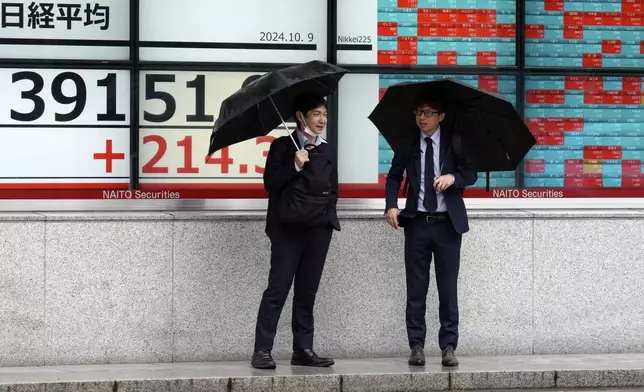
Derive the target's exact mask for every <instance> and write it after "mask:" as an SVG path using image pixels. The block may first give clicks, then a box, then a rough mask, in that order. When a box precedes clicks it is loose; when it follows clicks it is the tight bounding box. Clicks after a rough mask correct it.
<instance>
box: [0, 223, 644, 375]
mask: <svg viewBox="0 0 644 392" xmlns="http://www.w3.org/2000/svg"><path fill="white" fill-rule="evenodd" d="M470 217H471V231H470V232H469V233H468V234H466V235H465V237H464V245H463V257H462V263H461V277H460V282H459V291H460V293H459V294H460V308H461V340H460V344H459V349H458V352H459V353H460V354H461V355H504V354H505V355H512V354H554V353H617V352H644V334H643V333H642V331H644V290H642V287H644V243H643V242H642V241H641V238H642V235H644V211H639V210H610V211H599V210H596V211H565V210H558V211H543V210H542V211H519V210H515V211H508V210H506V211H482V210H473V211H470ZM342 225H343V230H342V232H340V233H336V234H335V236H334V240H333V242H332V248H331V250H330V252H329V257H328V260H327V264H326V267H325V273H324V276H323V279H322V283H321V286H320V292H319V295H318V300H317V303H316V314H315V316H316V349H317V351H319V353H320V354H324V355H331V356H334V357H388V356H406V355H408V350H407V344H406V332H405V324H404V307H405V284H404V269H403V257H402V244H403V235H402V231H399V232H396V231H394V230H393V229H391V228H390V227H389V226H387V225H386V223H385V222H384V220H383V219H382V213H381V212H380V211H379V212H375V213H360V214H358V213H355V214H353V213H350V212H345V213H343V216H342ZM263 228H264V222H263V215H262V214H261V213H259V214H254V213H248V214H241V215H240V214H234V213H226V214H224V213H216V212H195V213H190V212H178V213H149V212H128V213H93V214H92V213H29V214H23V213H14V214H8V213H6V214H3V215H1V216H0V365H2V366H11V365H59V364H94V363H132V362H172V361H175V362H186V361H212V360H222V359H226V360H236V359H243V360H246V359H248V358H249V355H250V353H251V351H252V344H253V332H254V322H255V316H256V312H257V307H258V304H259V300H260V297H261V294H262V291H263V289H264V287H265V285H266V281H267V273H268V268H269V265H268V256H269V242H268V240H267V238H266V236H265V235H264V232H263ZM433 275H434V274H433V270H432V285H431V286H430V292H429V295H428V299H427V301H428V311H427V317H428V326H429V332H428V339H427V346H428V347H427V349H428V351H429V354H430V355H437V354H438V350H437V347H436V342H437V331H438V320H437V317H438V316H437V308H438V304H437V293H436V286H435V281H434V280H433ZM290 299H291V297H289V301H288V302H287V306H286V307H285V309H284V311H283V315H282V319H281V322H280V327H279V333H278V337H277V341H276V349H275V352H274V354H275V356H276V357H277V358H286V357H288V355H290V352H289V350H290V347H291V340H290V331H289V329H290V314H291V306H290Z"/></svg>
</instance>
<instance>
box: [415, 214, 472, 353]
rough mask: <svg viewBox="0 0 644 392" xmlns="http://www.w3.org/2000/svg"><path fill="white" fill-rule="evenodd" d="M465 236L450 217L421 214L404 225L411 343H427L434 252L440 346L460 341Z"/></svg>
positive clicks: (453, 346)
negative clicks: (460, 284) (460, 280)
mask: <svg viewBox="0 0 644 392" xmlns="http://www.w3.org/2000/svg"><path fill="white" fill-rule="evenodd" d="M461 240H462V236H461V235H460V234H458V233H457V232H456V231H454V228H453V226H452V223H451V221H450V220H449V217H447V216H444V217H443V218H440V217H439V218H434V219H432V218H428V216H427V214H423V213H419V215H418V216H417V217H416V218H415V219H412V220H410V221H409V223H408V224H406V225H405V273H406V279H407V308H406V323H407V337H408V339H409V346H410V347H413V346H414V345H421V346H422V347H424V346H425V336H426V334H427V328H426V325H425V313H426V298H427V290H428V288H429V273H430V265H431V261H432V255H433V256H434V267H435V273H436V283H437V286H438V300H439V309H438V317H439V320H440V325H441V326H440V329H439V331H438V345H439V347H440V349H441V350H443V349H445V348H446V347H448V346H450V347H452V348H453V349H456V347H457V345H458V322H459V316H458V291H457V282H458V272H459V265H460V255H461Z"/></svg>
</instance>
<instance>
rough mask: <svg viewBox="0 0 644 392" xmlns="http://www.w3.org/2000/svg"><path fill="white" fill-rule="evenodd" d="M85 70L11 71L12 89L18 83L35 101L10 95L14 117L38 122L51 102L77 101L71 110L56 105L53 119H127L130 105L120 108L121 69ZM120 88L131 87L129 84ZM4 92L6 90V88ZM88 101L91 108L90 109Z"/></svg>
mask: <svg viewBox="0 0 644 392" xmlns="http://www.w3.org/2000/svg"><path fill="white" fill-rule="evenodd" d="M81 73H82V75H81ZM81 73H78V72H73V71H64V72H60V71H54V70H42V71H41V72H40V73H39V72H34V71H19V72H13V73H12V74H11V83H12V87H11V89H12V90H15V89H16V87H17V89H18V93H19V94H20V98H22V100H27V101H30V102H31V104H27V103H25V102H21V101H20V100H17V99H13V97H10V102H11V103H10V105H11V107H12V108H11V109H10V118H11V120H14V121H20V122H34V121H38V120H40V119H41V118H43V116H44V114H45V111H46V109H47V107H49V106H59V105H64V106H69V105H73V106H72V107H71V108H70V109H68V110H67V111H58V110H57V109H54V116H53V119H54V120H55V121H56V122H63V123H65V122H71V121H74V120H77V119H79V118H80V120H84V121H88V122H94V121H98V122H107V121H111V122H116V121H118V122H124V121H125V120H126V113H124V112H123V111H125V110H126V107H120V108H119V106H118V105H117V103H118V102H117V101H118V99H119V97H118V94H117V84H118V82H119V80H117V73H116V72H109V73H107V74H105V72H103V71H93V70H84V71H83V72H81ZM99 75H100V76H99ZM49 79H51V81H49ZM92 79H93V80H92ZM46 80H47V83H46ZM86 80H92V82H91V83H90V82H86ZM94 80H95V81H94ZM2 84H4V83H0V86H1V85H2ZM66 87H67V88H66ZM72 87H73V88H72ZM3 90H5V89H3ZM71 90H73V91H71ZM100 90H102V92H100ZM120 90H121V91H127V89H125V88H123V89H120ZM2 94H6V90H5V91H3V92H2ZM123 98H125V99H123V101H127V98H128V97H127V96H126V97H123ZM52 99H53V101H52ZM126 103H127V102H126ZM88 105H89V106H90V107H91V110H88V111H86V110H85V109H86V108H87V107H88ZM29 109H31V110H29ZM87 112H89V113H87ZM46 120H47V119H46V118H45V121H46Z"/></svg>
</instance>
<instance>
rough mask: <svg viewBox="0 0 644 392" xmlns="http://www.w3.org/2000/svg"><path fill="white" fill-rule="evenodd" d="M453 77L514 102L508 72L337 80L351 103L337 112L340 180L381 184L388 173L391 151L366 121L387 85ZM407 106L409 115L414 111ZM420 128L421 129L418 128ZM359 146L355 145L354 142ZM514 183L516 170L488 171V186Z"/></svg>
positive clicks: (343, 98) (342, 94) (481, 177)
mask: <svg viewBox="0 0 644 392" xmlns="http://www.w3.org/2000/svg"><path fill="white" fill-rule="evenodd" d="M450 77H451V78H456V79H458V80H461V81H463V82H465V83H468V84H470V85H472V86H475V87H479V88H482V89H484V90H487V91H492V92H496V93H499V94H501V95H502V96H504V97H506V98H507V99H508V100H509V101H511V102H512V103H513V104H514V105H516V77H514V76H510V75H505V76H501V75H436V74H434V75H409V74H382V75H373V74H371V75H354V74H349V75H346V76H345V77H344V78H343V79H342V81H341V82H340V88H339V99H340V102H352V105H340V108H339V110H340V112H339V113H338V115H339V119H338V120H339V127H340V128H339V135H338V137H339V156H338V159H339V161H341V162H343V164H342V165H341V166H340V167H339V171H338V176H339V179H340V183H341V184H342V185H344V186H345V187H346V186H349V187H351V186H356V185H358V186H369V185H371V186H372V188H381V187H384V184H385V181H386V177H387V173H388V172H389V169H390V167H391V161H392V159H393V151H392V150H391V147H390V146H389V144H388V143H387V141H386V140H385V138H384V137H383V136H382V135H381V134H380V132H379V131H378V129H377V128H376V127H375V126H374V125H373V123H372V122H371V121H369V119H368V116H369V114H370V113H371V112H372V111H373V109H374V108H375V106H376V105H377V104H378V101H379V100H380V98H381V97H382V96H383V95H384V93H385V91H386V90H387V88H389V87H390V86H392V85H394V84H398V83H402V82H423V81H430V80H437V79H442V78H450ZM412 111H413V108H410V113H412V114H410V115H413V112H412ZM419 132H420V131H419ZM357 145H359V146H361V148H360V149H357V148H356V147H355V146H357ZM515 186H516V173H515V172H514V171H510V172H494V173H490V187H494V188H512V187H515ZM472 187H473V188H484V187H485V176H484V175H479V179H478V181H477V182H476V184H475V185H473V186H472Z"/></svg>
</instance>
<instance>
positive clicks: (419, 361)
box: [409, 346, 425, 366]
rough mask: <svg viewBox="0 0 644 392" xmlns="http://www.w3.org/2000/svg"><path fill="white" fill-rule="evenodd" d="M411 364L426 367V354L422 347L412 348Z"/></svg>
mask: <svg viewBox="0 0 644 392" xmlns="http://www.w3.org/2000/svg"><path fill="white" fill-rule="evenodd" d="M409 364H410V365H412V366H424V365H425V353H424V351H423V348H422V347H421V346H414V347H412V348H411V355H410V356H409Z"/></svg>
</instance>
